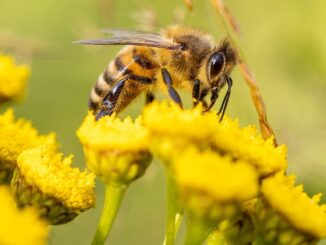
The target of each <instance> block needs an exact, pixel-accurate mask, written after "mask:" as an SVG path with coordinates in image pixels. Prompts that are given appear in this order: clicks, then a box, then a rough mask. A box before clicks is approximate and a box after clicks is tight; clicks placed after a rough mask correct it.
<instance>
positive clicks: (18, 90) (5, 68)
mask: <svg viewBox="0 0 326 245" xmlns="http://www.w3.org/2000/svg"><path fill="white" fill-rule="evenodd" d="M29 74H30V70H29V68H28V66H26V65H16V64H15V62H14V59H13V58H12V57H10V56H5V55H1V54H0V102H1V101H7V100H16V99H20V98H21V97H22V96H23V95H24V93H25V88H26V83H27V79H28V77H29Z"/></svg>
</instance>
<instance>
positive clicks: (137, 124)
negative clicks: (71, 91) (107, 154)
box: [77, 113, 149, 152]
mask: <svg viewBox="0 0 326 245" xmlns="http://www.w3.org/2000/svg"><path fill="white" fill-rule="evenodd" d="M77 135H78V137H79V139H80V141H81V143H82V144H83V145H84V146H85V147H91V148H93V149H97V150H98V151H109V150H115V149H119V151H128V152H134V151H140V150H146V149H147V148H148V145H149V137H148V132H147V129H146V128H144V127H143V126H142V124H141V118H138V119H136V120H135V121H133V120H132V119H131V118H130V117H127V118H126V119H124V120H121V119H119V118H117V117H115V115H113V116H110V117H108V116H107V117H103V118H101V119H100V120H98V121H96V120H95V118H94V116H93V115H92V114H91V113H89V114H88V115H87V117H86V118H85V120H84V122H83V124H82V125H81V127H80V128H79V129H78V131H77Z"/></svg>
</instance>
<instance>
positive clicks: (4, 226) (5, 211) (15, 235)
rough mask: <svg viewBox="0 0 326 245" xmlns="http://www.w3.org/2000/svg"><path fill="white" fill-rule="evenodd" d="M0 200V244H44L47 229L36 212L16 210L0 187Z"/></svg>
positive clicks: (3, 188) (32, 210) (8, 193)
mask: <svg viewBox="0 0 326 245" xmlns="http://www.w3.org/2000/svg"><path fill="white" fill-rule="evenodd" d="M0 200H1V202H0V217H1V222H0V244H7V245H17V244H35V245H42V244H46V240H47V237H48V233H49V229H48V226H47V224H46V223H45V222H44V221H43V220H40V219H39V217H38V213H37V211H36V210H34V209H32V208H26V209H24V210H18V209H17V207H16V203H15V202H14V199H13V197H12V196H11V194H10V191H9V189H8V188H6V187H0Z"/></svg>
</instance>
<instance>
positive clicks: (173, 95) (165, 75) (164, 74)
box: [161, 68, 182, 108]
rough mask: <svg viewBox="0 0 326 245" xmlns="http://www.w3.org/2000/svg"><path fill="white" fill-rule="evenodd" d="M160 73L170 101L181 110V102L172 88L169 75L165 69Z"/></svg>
mask: <svg viewBox="0 0 326 245" xmlns="http://www.w3.org/2000/svg"><path fill="white" fill-rule="evenodd" d="M161 72H162V77H163V81H164V83H165V84H166V86H167V87H168V92H169V95H170V97H171V99H172V100H173V101H174V102H175V103H177V104H178V105H179V106H180V107H181V108H182V101H181V98H180V95H179V94H178V92H177V91H176V90H175V88H174V87H173V82H172V78H171V75H170V73H169V72H168V71H167V70H166V69H165V68H163V69H162V70H161Z"/></svg>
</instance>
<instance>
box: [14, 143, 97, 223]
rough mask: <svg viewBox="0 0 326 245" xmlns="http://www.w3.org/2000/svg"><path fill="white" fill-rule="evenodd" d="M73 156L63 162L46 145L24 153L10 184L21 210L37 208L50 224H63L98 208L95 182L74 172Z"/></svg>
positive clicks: (90, 175) (85, 174) (82, 173)
mask: <svg viewBox="0 0 326 245" xmlns="http://www.w3.org/2000/svg"><path fill="white" fill-rule="evenodd" d="M71 163H72V156H69V157H66V158H63V157H62V154H59V153H56V152H55V151H53V149H51V148H48V147H47V146H46V145H44V146H39V147H36V148H32V149H29V150H26V151H24V152H22V153H21V154H20V155H19V157H18V160H17V168H16V170H15V172H14V176H13V179H12V182H11V187H12V191H13V193H14V194H15V197H16V200H17V203H18V205H19V206H20V207H25V206H29V205H30V206H34V207H37V208H38V209H39V210H40V215H41V217H44V218H46V219H47V220H48V221H49V222H50V223H51V224H63V223H66V222H69V221H70V220H72V219H73V218H75V217H76V216H77V215H78V214H79V213H81V212H82V211H85V210H87V209H89V208H91V207H94V205H95V194H94V185H95V183H94V178H95V176H94V175H93V174H92V173H88V171H84V172H81V171H80V170H79V169H78V168H72V167H71V166H70V165H71Z"/></svg>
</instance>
